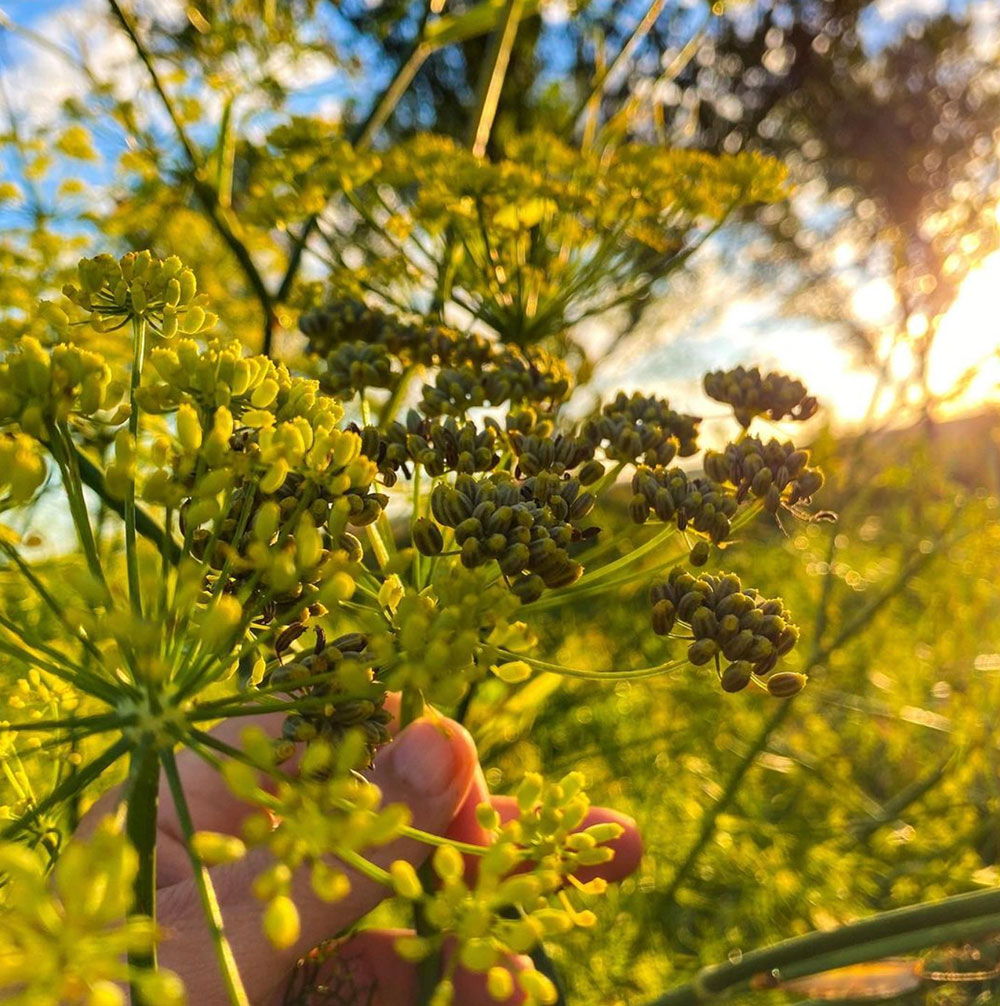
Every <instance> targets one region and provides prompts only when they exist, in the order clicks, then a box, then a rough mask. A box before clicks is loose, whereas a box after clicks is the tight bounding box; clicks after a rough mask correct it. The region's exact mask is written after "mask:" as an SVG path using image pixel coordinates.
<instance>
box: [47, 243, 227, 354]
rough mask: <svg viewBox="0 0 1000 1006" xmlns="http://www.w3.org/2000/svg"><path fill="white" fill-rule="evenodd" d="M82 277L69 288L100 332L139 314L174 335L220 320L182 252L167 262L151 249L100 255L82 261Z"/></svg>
mask: <svg viewBox="0 0 1000 1006" xmlns="http://www.w3.org/2000/svg"><path fill="white" fill-rule="evenodd" d="M78 277H79V280H78V282H79V285H76V284H72V283H69V284H67V285H66V286H65V287H64V288H63V293H64V294H65V295H66V297H67V298H68V300H69V301H70V303H71V304H73V305H74V306H75V307H76V308H77V309H79V311H81V312H82V313H83V314H84V315H85V316H86V319H87V320H88V321H89V322H90V325H91V327H92V328H93V329H94V330H95V331H98V332H109V331H114V330H115V329H117V328H121V327H122V326H123V325H125V324H127V323H128V322H129V321H131V320H133V319H134V320H138V321H144V322H146V323H147V324H148V325H149V327H150V328H151V329H152V330H153V331H154V332H156V333H157V335H161V336H163V338H165V339H169V338H172V337H173V336H175V335H176V334H177V333H178V332H185V333H187V334H188V335H194V334H196V333H198V332H203V331H205V330H206V329H210V328H212V327H213V326H214V325H215V323H216V321H217V319H216V317H215V315H214V314H212V312H210V311H206V310H205V308H204V307H203V306H202V304H201V303H200V302H199V300H198V298H197V296H196V293H197V289H198V284H197V282H196V281H195V277H194V273H193V272H192V271H191V270H190V269H185V268H184V265H183V263H182V262H181V260H180V259H179V258H178V257H177V256H176V255H171V256H170V257H169V258H166V259H163V260H162V261H161V260H160V259H157V258H154V257H153V256H152V254H150V252H148V251H141V252H131V253H129V254H128V255H125V256H123V257H122V258H121V259H116V258H114V256H112V255H98V256H97V258H89V259H83V260H82V261H81V262H80V266H79V269H78Z"/></svg>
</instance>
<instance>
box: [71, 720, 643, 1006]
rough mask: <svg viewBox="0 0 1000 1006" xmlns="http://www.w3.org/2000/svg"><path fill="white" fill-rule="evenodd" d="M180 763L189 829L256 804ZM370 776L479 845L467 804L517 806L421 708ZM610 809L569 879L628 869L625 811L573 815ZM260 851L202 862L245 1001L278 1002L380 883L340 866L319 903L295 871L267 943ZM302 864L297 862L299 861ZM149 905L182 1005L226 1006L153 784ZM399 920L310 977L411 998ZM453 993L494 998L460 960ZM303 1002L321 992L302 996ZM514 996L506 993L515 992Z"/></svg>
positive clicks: (234, 730) (460, 738)
mask: <svg viewBox="0 0 1000 1006" xmlns="http://www.w3.org/2000/svg"><path fill="white" fill-rule="evenodd" d="M282 719H283V717H282V715H281V714H265V715H261V716H257V717H247V718H244V719H243V720H242V721H240V720H230V721H227V722H226V723H224V724H222V725H220V726H219V727H218V728H217V729H216V730H215V731H214V733H215V735H216V736H217V737H218V738H219V739H220V740H222V741H225V742H227V743H230V744H236V743H238V741H239V736H240V734H241V733H242V731H243V730H244V729H245V728H246V727H247V726H250V725H253V726H256V727H260V728H261V729H263V730H264V731H265V732H267V733H269V734H270V735H272V736H278V734H279V733H280V730H281V724H282ZM177 762H178V767H179V770H180V773H181V778H182V782H183V786H184V790H185V793H186V794H187V797H188V803H189V809H190V812H191V816H192V819H193V822H194V826H195V828H196V829H197V830H199V831H214V832H220V833H223V834H231V835H238V834H240V826H241V822H242V820H243V818H244V817H246V816H247V815H248V814H250V813H251V812H252V811H253V809H254V808H251V807H250V806H248V805H247V804H245V803H243V802H242V801H241V800H240V799H239V798H238V797H236V796H235V795H234V794H233V793H231V792H230V790H229V789H228V788H227V786H226V784H225V782H224V781H223V779H222V777H221V776H220V774H219V773H218V772H217V771H216V770H215V769H214V768H213V767H212V766H210V765H208V764H206V763H205V762H204V761H202V760H201V759H200V758H198V757H197V756H196V755H195V754H194V753H193V752H191V751H188V750H185V751H182V752H179V753H178V755H177ZM366 775H367V776H368V778H369V779H370V780H371V781H372V782H373V783H374V784H375V785H377V786H378V787H379V789H380V790H381V792H382V796H383V802H384V803H387V804H388V803H404V804H406V805H407V806H408V807H409V808H410V811H411V814H412V822H413V825H414V826H415V827H416V828H419V829H420V830H422V831H425V832H431V833H433V834H437V835H444V836H447V837H449V838H452V839H455V840H457V841H461V842H468V843H472V844H476V845H485V844H487V843H488V841H489V835H488V833H487V832H485V831H484V830H483V829H482V827H481V826H480V825H479V823H478V821H477V819H476V814H475V810H476V807H477V806H479V805H480V804H482V803H486V802H491V803H492V804H493V806H494V808H495V809H496V810H497V812H498V813H499V815H500V817H501V818H502V819H504V820H506V819H508V818H510V817H512V816H514V815H515V814H516V805H515V803H514V800H513V798H511V797H505V796H493V797H491V796H490V793H489V790H488V788H487V785H486V780H485V777H484V775H483V771H482V768H481V766H480V764H479V759H478V755H477V753H476V749H475V745H474V744H473V741H472V738H471V737H470V736H469V734H468V733H467V731H465V730H464V729H463V728H462V727H461V726H459V725H458V724H457V723H455V722H454V721H453V720H449V719H446V718H442V717H435V718H433V719H431V718H424V719H420V720H417V721H416V722H414V723H411V724H410V725H409V726H408V727H407V728H406V729H404V730H402V731H401V732H400V733H399V734H398V735H397V736H396V738H395V739H394V740H393V741H392V743H390V744H388V745H386V746H385V747H384V748H382V750H381V751H380V752H379V753H378V756H377V757H376V759H375V763H374V765H373V766H372V768H371V769H370V770H369V771H368V772H367V773H366ZM117 796H118V794H117V793H116V792H114V791H113V792H111V793H108V794H105V796H103V797H102V798H101V799H100V800H99V801H98V802H97V804H95V806H94V808H93V809H92V810H91V811H90V812H89V813H88V814H87V816H86V817H85V819H84V821H83V822H82V823H81V826H80V831H81V832H83V833H87V832H88V831H90V830H92V828H93V826H94V824H95V823H96V821H98V820H100V818H101V817H102V816H103V814H105V813H107V812H108V811H109V810H110V809H112V807H113V806H114V804H115V802H116V801H117ZM606 821H613V822H616V823H619V824H621V825H622V826H623V828H624V832H623V834H622V835H621V836H620V837H619V838H618V839H617V840H615V841H614V842H612V843H610V844H611V846H612V847H613V848H614V850H615V857H614V859H613V860H612V861H611V862H609V863H607V864H605V865H603V866H600V867H591V868H588V869H586V870H581V871H580V873H579V874H578V876H579V879H581V880H583V881H586V880H589V879H591V878H592V877H595V876H601V877H604V878H605V879H607V880H617V879H620V878H622V877H624V876H627V875H628V874H629V873H631V872H632V871H633V870H634V869H635V868H636V866H637V864H638V861H639V857H640V854H641V842H640V839H639V835H638V831H637V829H636V826H635V823H634V822H633V821H632V820H631V819H629V818H626V817H624V816H622V815H620V814H617V813H616V812H614V811H611V810H607V809H604V808H592V809H591V811H590V813H589V815H588V817H587V819H586V820H585V821H584V823H583V825H581V827H587V826H589V825H592V824H597V823H600V822H606ZM431 851H432V850H431V848H430V847H429V846H427V845H426V844H424V843H421V842H419V841H417V840H415V839H412V838H400V839H398V840H396V841H395V842H393V843H391V844H389V845H386V846H383V847H381V848H378V849H374V850H371V851H370V853H369V858H370V860H371V861H372V862H373V863H375V864H376V865H379V866H382V867H383V868H387V867H388V866H389V864H390V863H392V862H393V861H395V860H399V859H402V860H406V861H407V862H409V863H411V864H413V866H414V867H417V868H418V867H419V866H420V864H421V863H422V862H423V861H424V860H425V859H426V858H427V857H428V855H429V853H430V852H431ZM262 855H263V853H262V851H259V850H258V851H254V852H251V853H250V854H249V855H248V856H247V857H246V858H245V859H243V860H241V861H240V862H238V863H234V864H232V865H227V866H220V867H215V868H213V869H212V871H211V872H212V880H213V885H214V887H215V890H216V894H217V897H218V900H219V904H220V907H221V910H222V915H223V920H224V923H225V928H226V933H227V936H228V938H229V942H230V945H231V947H232V950H233V954H234V956H235V958H236V963H237V965H238V967H239V971H240V975H241V977H242V980H243V983H244V986H245V988H246V991H247V994H248V997H249V999H250V1002H251V1003H252V1004H254V1006H281V1003H282V1001H283V997H284V992H285V989H286V987H287V985H288V981H289V978H290V976H291V974H292V971H293V969H294V967H295V965H296V962H297V961H299V959H300V958H302V957H304V956H305V955H306V954H308V953H309V952H310V951H311V950H312V949H313V948H314V947H317V946H319V945H320V944H322V943H324V941H327V940H329V939H330V938H331V937H333V936H335V935H336V934H338V933H341V932H344V931H346V930H348V929H349V928H350V927H352V926H353V925H354V924H356V923H357V922H358V921H359V920H360V919H362V918H363V917H364V916H365V915H366V914H367V913H368V912H369V911H371V909H373V908H374V907H375V906H376V905H377V904H378V903H379V902H380V901H381V900H383V898H385V897H386V895H387V893H388V891H387V889H386V888H385V887H384V886H383V885H381V884H379V883H377V882H375V881H373V880H371V879H369V878H367V877H364V876H361V875H359V874H357V873H354V872H352V871H350V870H347V871H345V872H347V873H348V875H349V877H350V880H351V891H350V894H349V895H348V896H347V897H346V898H344V899H343V900H341V901H338V902H336V903H334V904H332V905H331V904H328V903H325V902H322V901H320V900H319V899H318V898H317V897H316V896H315V895H314V894H313V892H312V889H311V887H310V884H309V880H308V877H307V876H305V875H302V876H297V877H296V879H295V881H294V882H293V896H294V899H295V901H296V904H297V906H298V908H299V914H300V922H301V935H300V939H299V940H298V942H296V943H295V944H294V945H293V946H292V947H289V948H286V949H276V948H275V947H273V946H272V945H271V944H270V943H269V942H268V941H267V940H266V939H265V938H264V937H263V935H262V931H261V913H262V911H263V906H262V905H261V903H260V902H259V901H258V900H257V899H256V898H255V897H254V896H253V893H252V882H253V878H254V876H255V875H256V874H257V873H258V872H259V871H260V869H261V866H262V861H261V860H260V857H261V856H262ZM300 873H302V874H305V871H300ZM157 905H158V909H157V915H158V922H159V924H160V926H161V928H162V929H163V930H164V931H165V933H166V939H165V940H164V942H163V943H162V944H161V946H160V952H159V960H160V964H161V966H163V967H165V968H169V969H170V970H172V971H175V972H176V973H177V974H178V975H180V976H181V978H183V980H184V983H185V986H186V987H187V990H188V997H189V1002H190V1003H191V1006H224V1004H225V1003H226V1001H227V997H226V993H225V990H224V987H223V983H222V978H221V975H220V973H219V970H218V964H217V961H216V957H215V950H214V948H213V945H212V942H211V939H210V936H209V930H208V926H207V923H206V921H205V918H204V915H203V912H202V908H201V903H200V900H199V897H198V891H197V888H196V886H195V882H194V879H193V876H192V870H191V864H190V860H189V858H188V853H187V850H186V848H185V845H184V842H183V839H182V833H181V828H180V824H179V822H178V820H177V815H176V812H175V810H174V806H173V802H172V800H171V796H170V792H169V789H168V787H167V785H166V782H165V781H164V780H161V785H160V807H159V815H158V836H157ZM400 935H401V932H400V931H399V930H396V931H388V930H363V931H360V932H357V933H355V934H353V935H351V936H348V937H347V938H345V939H344V940H342V941H339V942H337V943H336V944H335V945H333V947H332V948H331V952H330V953H329V954H324V955H323V959H322V960H321V961H320V962H319V963H318V966H317V970H316V975H315V978H314V979H313V980H314V982H316V983H319V984H324V985H327V986H329V987H336V988H337V990H338V997H337V998H336V1000H332V999H331V1000H323V1001H328V1002H333V1001H336V1002H337V1003H338V1004H339V1003H357V1004H358V1006H361V1004H365V1006H410V1004H412V1003H415V1002H416V1001H417V989H418V977H417V972H416V968H415V966H414V965H413V964H410V963H407V962H406V961H404V960H403V959H402V958H401V957H399V956H398V955H397V953H396V951H395V949H394V946H393V944H394V942H395V940H396V939H397V938H398V937H399V936H400ZM505 966H506V967H507V968H508V969H509V970H511V971H512V972H517V971H520V970H522V969H526V968H531V967H532V966H533V965H532V962H531V960H530V958H528V957H523V956H518V955H511V956H510V957H509V958H508V959H507V960H506V962H505ZM454 981H455V1002H457V1003H461V1004H463V1006H496V1000H494V999H492V998H491V997H490V996H489V994H488V992H487V990H486V984H485V976H483V975H481V974H476V973H472V972H467V971H465V970H464V969H462V968H459V969H457V971H456V974H455V979H454ZM305 1001H306V1002H318V1001H320V1000H312V999H307V1000H305ZM518 1001H519V999H518V998H517V996H516V995H515V997H514V998H512V999H510V1000H508V1002H509V1003H517V1002H518Z"/></svg>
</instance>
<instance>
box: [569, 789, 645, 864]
mask: <svg viewBox="0 0 1000 1006" xmlns="http://www.w3.org/2000/svg"><path fill="white" fill-rule="evenodd" d="M594 824H617V825H620V826H621V828H622V833H621V834H620V835H619V836H618V838H615V839H612V840H611V841H610V842H608V843H607V846H608V848H610V849H612V850H614V854H615V855H614V858H613V859H612V860H611V861H610V862H607V863H602V864H601V865H600V866H587V867H583V868H581V869H579V870H577V872H576V877H577V879H578V880H580V881H581V882H583V883H586V882H587V881H588V880H593V879H594V878H595V877H602V878H603V879H604V880H608V881H616V880H622V879H624V878H625V877H627V876H629V875H630V874H632V873H634V872H635V871H636V870H637V869H638V867H639V862H640V861H641V859H642V851H643V850H642V836H641V835H640V834H639V826H638V825H637V824H636V822H635V819H634V818H631V817H629V816H628V814H622V813H621V812H619V811H617V810H611V808H610V807H593V808H591V810H590V812H589V813H588V814H587V818H586V820H585V821H584V825H583V826H584V827H585V828H589V827H590V826H591V825H594Z"/></svg>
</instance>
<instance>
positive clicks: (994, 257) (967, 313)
mask: <svg viewBox="0 0 1000 1006" xmlns="http://www.w3.org/2000/svg"><path fill="white" fill-rule="evenodd" d="M927 379H928V385H929V386H930V390H931V391H932V392H933V393H934V394H935V395H939V396H942V397H944V398H946V399H947V401H946V402H945V403H944V408H945V410H946V411H948V412H965V411H968V410H969V409H972V408H975V407H977V406H981V405H983V404H984V403H986V402H989V401H996V400H998V399H1000V252H994V253H992V254H991V255H989V256H987V257H986V258H985V259H983V261H982V263H981V264H980V265H979V266H978V267H977V268H976V269H974V270H973V271H972V272H970V273H969V275H968V276H967V277H966V279H965V281H964V282H963V283H962V287H961V289H960V290H959V293H958V296H957V298H956V299H955V303H954V304H953V305H952V306H951V308H950V309H949V310H948V312H947V313H946V314H945V315H944V317H943V318H942V319H941V322H940V327H939V330H938V333H937V336H936V338H935V340H934V343H933V346H932V348H931V352H930V356H929V357H928V361H927ZM965 382H967V383H965ZM963 383H964V387H963V386H962V385H963Z"/></svg>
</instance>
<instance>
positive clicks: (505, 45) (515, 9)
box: [469, 0, 524, 157]
mask: <svg viewBox="0 0 1000 1006" xmlns="http://www.w3.org/2000/svg"><path fill="white" fill-rule="evenodd" d="M523 13H524V2H523V0H507V6H506V8H505V10H504V12H503V16H502V18H501V21H500V23H499V24H498V25H497V30H496V31H495V32H494V33H493V38H492V40H491V45H490V53H489V56H488V57H487V59H486V62H485V63H484V64H483V75H482V77H481V78H480V82H479V96H478V99H477V102H476V111H475V114H474V115H473V117H472V123H471V128H470V130H469V147H470V148H471V149H472V153H473V155H474V156H475V157H482V156H483V155H484V154H485V153H486V145H487V144H488V143H489V139H490V133H491V132H492V131H493V120H494V119H495V118H496V114H497V107H498V106H499V104H500V92H501V91H502V90H503V83H504V79H505V78H506V76H507V67H508V66H509V65H510V55H511V52H512V51H513V49H514V41H515V39H516V38H517V29H518V25H519V24H520V21H521V16H522V14H523Z"/></svg>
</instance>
